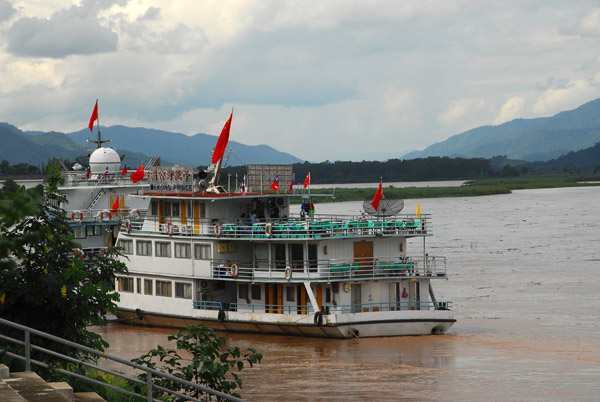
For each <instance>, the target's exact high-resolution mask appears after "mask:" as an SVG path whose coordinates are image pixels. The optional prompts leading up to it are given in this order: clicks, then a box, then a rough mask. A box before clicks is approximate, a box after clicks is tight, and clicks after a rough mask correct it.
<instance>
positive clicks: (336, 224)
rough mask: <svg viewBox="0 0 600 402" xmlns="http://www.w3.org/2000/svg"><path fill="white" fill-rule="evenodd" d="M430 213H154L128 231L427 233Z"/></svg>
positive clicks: (276, 235)
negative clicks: (235, 216)
mask: <svg viewBox="0 0 600 402" xmlns="http://www.w3.org/2000/svg"><path fill="white" fill-rule="evenodd" d="M431 226H432V225H431V218H430V215H425V214H423V215H421V216H420V217H417V216H416V215H402V216H396V217H393V218H387V219H380V220H373V219H362V220H361V219H346V220H342V219H339V216H337V217H334V216H332V215H323V216H319V217H318V218H314V219H309V220H307V219H302V218H299V217H294V216H292V217H289V218H281V219H279V218H278V219H270V218H267V219H253V220H233V221H231V220H230V221H222V220H218V219H210V218H189V217H158V216H152V215H146V216H145V217H144V220H143V224H141V225H137V227H135V228H131V231H142V232H144V233H153V234H168V235H182V236H196V237H213V238H216V237H221V238H228V239H257V238H272V239H290V238H313V239H320V238H328V237H364V236H423V235H426V236H430V235H432V231H431Z"/></svg>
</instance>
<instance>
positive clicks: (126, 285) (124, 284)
mask: <svg viewBox="0 0 600 402" xmlns="http://www.w3.org/2000/svg"><path fill="white" fill-rule="evenodd" d="M119 291H121V292H130V293H133V278H127V277H124V276H121V277H119Z"/></svg>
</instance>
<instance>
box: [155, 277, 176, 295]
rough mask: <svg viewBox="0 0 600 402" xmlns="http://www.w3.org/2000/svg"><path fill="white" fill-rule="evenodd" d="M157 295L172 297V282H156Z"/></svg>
mask: <svg viewBox="0 0 600 402" xmlns="http://www.w3.org/2000/svg"><path fill="white" fill-rule="evenodd" d="M156 295H157V296H165V297H171V296H172V295H173V285H172V283H171V281H159V280H156Z"/></svg>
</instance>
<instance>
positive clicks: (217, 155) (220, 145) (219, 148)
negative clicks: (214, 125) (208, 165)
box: [212, 110, 233, 163]
mask: <svg viewBox="0 0 600 402" xmlns="http://www.w3.org/2000/svg"><path fill="white" fill-rule="evenodd" d="M232 118H233V110H232V111H231V114H230V115H229V119H227V122H226V123H225V126H223V130H221V135H219V139H218V140H217V145H215V152H214V153H213V157H212V163H217V162H218V161H219V159H221V157H222V156H223V154H224V153H225V148H226V147H227V143H228V142H229V130H230V129H231V119H232Z"/></svg>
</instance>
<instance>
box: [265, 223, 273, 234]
mask: <svg viewBox="0 0 600 402" xmlns="http://www.w3.org/2000/svg"><path fill="white" fill-rule="evenodd" d="M265 234H266V235H267V237H271V235H272V234H273V225H271V224H270V223H267V224H266V225H265Z"/></svg>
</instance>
